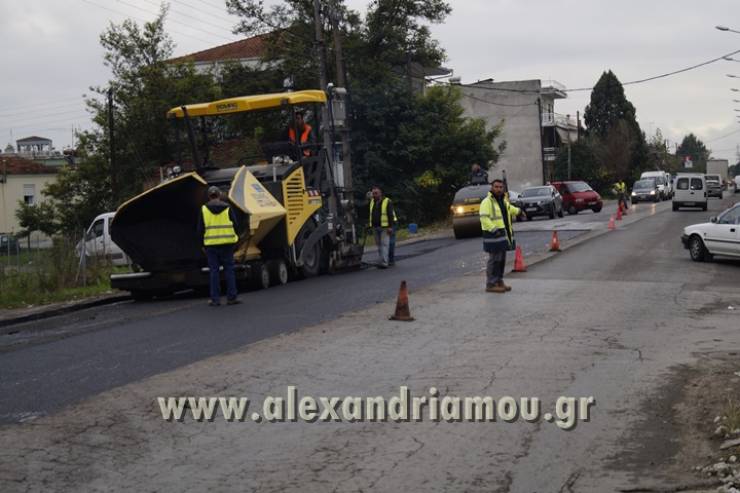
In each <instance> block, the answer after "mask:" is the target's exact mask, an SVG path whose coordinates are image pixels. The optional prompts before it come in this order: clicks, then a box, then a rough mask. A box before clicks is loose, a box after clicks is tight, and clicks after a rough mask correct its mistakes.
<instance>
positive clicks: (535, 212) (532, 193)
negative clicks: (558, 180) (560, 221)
mask: <svg viewBox="0 0 740 493" xmlns="http://www.w3.org/2000/svg"><path fill="white" fill-rule="evenodd" d="M514 205H516V206H517V207H519V208H520V209H522V210H523V211H524V214H525V215H526V216H527V221H531V220H532V218H533V217H536V216H549V217H550V219H554V218H555V214H557V215H558V216H559V217H563V197H562V196H561V195H560V192H558V190H557V189H556V188H555V187H554V186H552V185H545V186H543V187H529V188H525V189H524V190H522V193H521V194H520V195H519V198H518V199H517V200H516V202H514Z"/></svg>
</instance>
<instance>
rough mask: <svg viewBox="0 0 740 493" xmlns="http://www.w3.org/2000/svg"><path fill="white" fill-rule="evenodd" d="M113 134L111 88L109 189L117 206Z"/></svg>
mask: <svg viewBox="0 0 740 493" xmlns="http://www.w3.org/2000/svg"><path fill="white" fill-rule="evenodd" d="M114 137H115V134H114V132H113V88H112V87H111V88H108V153H109V159H110V161H109V163H110V188H111V197H113V205H114V206H116V205H118V196H117V193H118V189H117V186H116V185H117V184H116V151H115V149H116V146H115V140H114Z"/></svg>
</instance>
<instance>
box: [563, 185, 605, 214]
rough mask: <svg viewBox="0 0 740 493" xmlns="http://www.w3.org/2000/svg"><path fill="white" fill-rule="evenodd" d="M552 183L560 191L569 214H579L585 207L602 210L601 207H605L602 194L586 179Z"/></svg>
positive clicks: (564, 207) (595, 210) (596, 210)
mask: <svg viewBox="0 0 740 493" xmlns="http://www.w3.org/2000/svg"><path fill="white" fill-rule="evenodd" d="M550 185H552V186H554V187H555V188H557V189H558V192H560V195H561V196H562V197H563V209H565V210H566V211H568V214H578V213H579V212H581V211H582V210H585V209H591V210H592V211H594V212H601V208H602V207H604V202H603V201H602V200H601V196H600V195H599V194H598V193H596V192H595V191H594V190H593V189H592V188H591V187H590V186H588V183H586V182H584V181H554V182H552V183H550Z"/></svg>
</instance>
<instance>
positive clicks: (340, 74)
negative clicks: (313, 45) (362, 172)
mask: <svg viewBox="0 0 740 493" xmlns="http://www.w3.org/2000/svg"><path fill="white" fill-rule="evenodd" d="M337 7H338V6H337V3H336V2H335V3H334V5H333V12H332V16H331V17H332V31H333V35H334V54H335V58H336V65H337V86H339V87H343V88H345V89H347V80H346V78H345V77H344V58H343V55H342V35H341V33H340V32H339V9H338V8H337ZM343 101H344V114H345V118H344V127H343V128H342V131H341V133H342V170H343V173H342V174H343V175H344V183H343V185H344V198H345V199H346V200H348V201H349V202H348V208H349V209H350V210H352V209H353V202H354V201H353V193H352V192H353V187H352V149H351V147H350V126H349V124H350V118H349V114H350V113H349V98H347V97H346V95H345V97H344V99H343Z"/></svg>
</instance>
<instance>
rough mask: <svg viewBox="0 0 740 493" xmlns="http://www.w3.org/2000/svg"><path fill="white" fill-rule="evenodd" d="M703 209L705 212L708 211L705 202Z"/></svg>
mask: <svg viewBox="0 0 740 493" xmlns="http://www.w3.org/2000/svg"><path fill="white" fill-rule="evenodd" d="M701 210H703V211H704V212H706V211H707V204H704V205H703V206H701Z"/></svg>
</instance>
